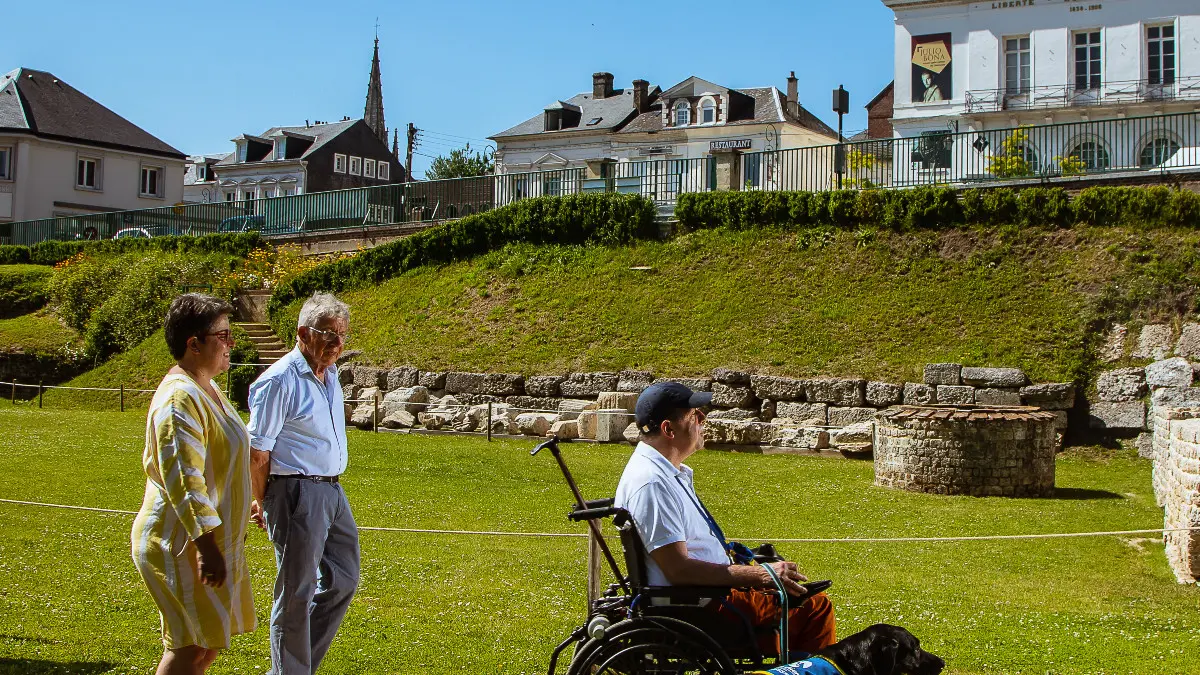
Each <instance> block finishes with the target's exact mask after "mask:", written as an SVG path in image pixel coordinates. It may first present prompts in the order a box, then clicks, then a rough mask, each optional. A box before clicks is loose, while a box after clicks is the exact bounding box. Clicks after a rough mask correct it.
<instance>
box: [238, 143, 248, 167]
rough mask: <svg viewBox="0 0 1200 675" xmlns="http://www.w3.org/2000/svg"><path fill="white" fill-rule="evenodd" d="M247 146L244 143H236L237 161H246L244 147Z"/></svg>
mask: <svg viewBox="0 0 1200 675" xmlns="http://www.w3.org/2000/svg"><path fill="white" fill-rule="evenodd" d="M247 145H249V144H248V143H247V142H246V141H238V142H237V161H239V162H244V161H246V146H247Z"/></svg>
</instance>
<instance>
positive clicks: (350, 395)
mask: <svg viewBox="0 0 1200 675" xmlns="http://www.w3.org/2000/svg"><path fill="white" fill-rule="evenodd" d="M360 391H362V387H360V386H358V385H357V384H354V383H353V382H350V383H347V384H343V385H342V399H343V400H345V401H353V400H354V399H356V398H358V392H360Z"/></svg>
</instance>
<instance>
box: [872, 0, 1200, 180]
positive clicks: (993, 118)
mask: <svg viewBox="0 0 1200 675" xmlns="http://www.w3.org/2000/svg"><path fill="white" fill-rule="evenodd" d="M883 2H884V4H885V5H887V6H888V7H889V8H891V9H892V10H894V11H895V13H896V32H895V35H896V42H895V107H894V117H893V120H892V121H893V124H894V126H895V130H896V135H897V136H898V137H915V136H924V137H925V139H924V140H925V141H926V143H925V145H924V146H923V147H920V144H918V147H917V149H916V150H914V151H913V152H912V154H913V155H914V157H912V158H905V157H903V156H902V155H903V153H905V152H907V150H906V149H905V148H906V146H904V145H903V144H902V145H898V146H897V149H896V151H897V158H896V159H897V161H896V165H897V170H903V169H904V167H906V166H908V165H910V164H913V165H920V167H921V168H922V169H923V170H930V171H932V170H949V172H950V173H951V174H954V175H955V176H959V177H961V176H963V175H966V176H970V175H972V174H976V175H978V174H979V173H980V172H986V171H987V170H988V167H989V166H991V165H990V164H989V163H988V162H989V158H990V157H991V156H992V155H993V153H996V152H998V151H1000V150H999V149H1000V146H1001V145H1002V143H1003V142H1004V140H1003V139H1004V136H1003V134H1000V135H997V134H991V135H989V134H984V133H980V132H986V131H989V130H998V129H1013V128H1016V127H1021V126H1036V127H1045V128H1036V129H1031V130H1029V131H1028V132H1026V133H1025V136H1026V137H1027V138H1025V139H1024V141H1025V142H1023V143H1020V144H1019V146H1020V147H1019V150H1020V151H1022V152H1024V153H1025V156H1026V159H1027V160H1028V162H1029V164H1030V165H1031V167H1033V168H1034V169H1035V170H1036V172H1037V173H1048V174H1053V173H1054V172H1055V171H1058V170H1059V169H1060V168H1062V167H1065V166H1067V164H1066V163H1065V160H1064V158H1073V159H1074V161H1075V162H1077V169H1078V170H1081V171H1089V172H1090V171H1114V170H1134V171H1136V170H1144V169H1149V168H1160V169H1165V168H1171V167H1172V166H1176V167H1180V166H1189V167H1190V166H1197V165H1200V151H1198V150H1197V145H1198V143H1197V136H1196V134H1197V128H1196V120H1197V113H1198V112H1200V2H1197V1H1196V0H1103V1H1102V0H986V1H984V2H967V1H964V0H883ZM1047 125H1049V126H1047ZM951 132H972V133H975V134H976V135H975V136H972V135H969V134H966V133H964V134H960V135H957V136H952V135H951ZM909 159H911V162H910V161H909ZM1064 173H1065V172H1064Z"/></svg>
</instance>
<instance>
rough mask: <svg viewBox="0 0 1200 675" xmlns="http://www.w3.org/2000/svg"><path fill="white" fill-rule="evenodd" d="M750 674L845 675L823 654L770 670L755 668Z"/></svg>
mask: <svg viewBox="0 0 1200 675" xmlns="http://www.w3.org/2000/svg"><path fill="white" fill-rule="evenodd" d="M750 675H846V674H845V673H843V672H842V669H841V668H838V666H837V664H836V663H834V662H833V661H830V660H829V659H827V658H825V657H823V656H813V657H810V658H807V659H804V660H803V661H797V662H795V663H789V664H787V665H786V666H777V667H775V668H772V669H770V670H756V671H754V672H753V673H751V674H750Z"/></svg>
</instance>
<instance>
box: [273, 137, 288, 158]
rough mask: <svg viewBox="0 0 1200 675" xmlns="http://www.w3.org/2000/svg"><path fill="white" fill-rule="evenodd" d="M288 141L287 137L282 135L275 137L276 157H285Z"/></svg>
mask: <svg viewBox="0 0 1200 675" xmlns="http://www.w3.org/2000/svg"><path fill="white" fill-rule="evenodd" d="M286 142H287V139H286V138H283V137H282V136H281V137H279V138H276V139H275V159H283V155H284V147H285V143H286Z"/></svg>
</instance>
